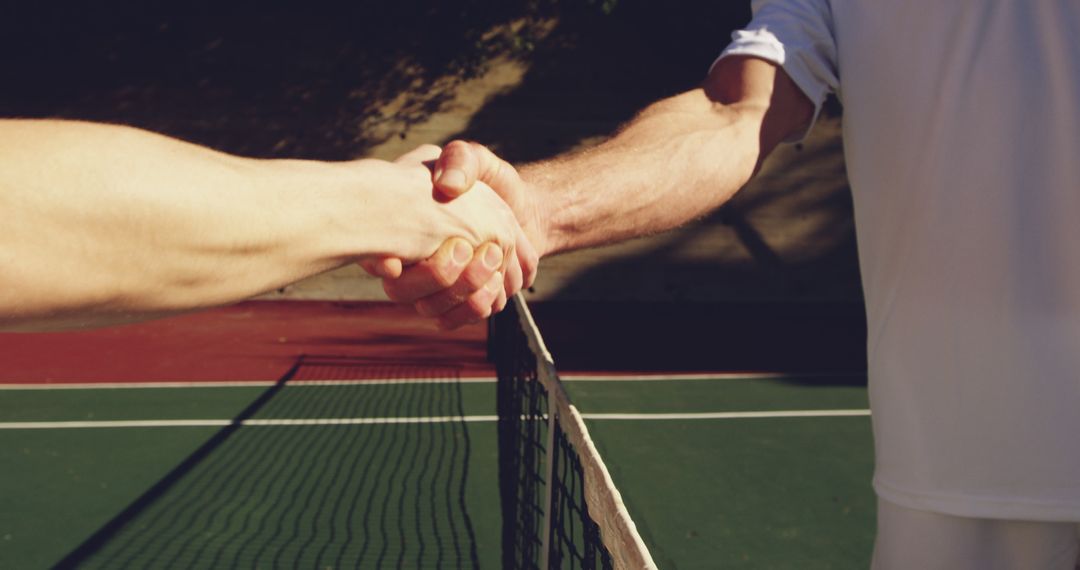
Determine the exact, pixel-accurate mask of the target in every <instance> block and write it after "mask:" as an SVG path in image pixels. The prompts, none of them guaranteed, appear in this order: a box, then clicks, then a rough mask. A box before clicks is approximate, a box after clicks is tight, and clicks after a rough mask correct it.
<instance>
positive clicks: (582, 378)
mask: <svg viewBox="0 0 1080 570" xmlns="http://www.w3.org/2000/svg"><path fill="white" fill-rule="evenodd" d="M865 376H866V374H865V373H861V372H836V373H827V372H826V373H822V372H807V373H803V374H800V373H789V372H715V373H713V372H698V373H693V374H559V379H560V380H562V381H563V382H657V381H667V380H676V381H679V380H796V379H801V378H863V377H865Z"/></svg>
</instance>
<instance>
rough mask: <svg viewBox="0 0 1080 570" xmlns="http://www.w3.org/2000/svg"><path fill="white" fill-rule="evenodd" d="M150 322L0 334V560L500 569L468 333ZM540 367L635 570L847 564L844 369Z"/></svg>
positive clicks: (487, 378) (338, 323)
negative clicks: (644, 551) (0, 359)
mask: <svg viewBox="0 0 1080 570" xmlns="http://www.w3.org/2000/svg"><path fill="white" fill-rule="evenodd" d="M162 323H169V324H168V325H162V324H147V325H138V326H136V327H122V328H120V329H114V330H110V331H107V332H98V333H76V334H66V335H59V336H53V337H51V338H44V337H38V338H34V337H31V336H25V335H23V336H19V337H18V338H12V337H7V336H6V337H5V342H4V343H3V351H4V353H5V362H7V363H8V366H7V369H6V370H5V371H4V372H3V381H4V382H5V383H6V384H5V389H4V390H3V391H2V392H0V428H3V429H0V454H2V456H3V457H2V459H0V461H2V464H3V465H4V466H5V468H4V470H3V474H2V475H0V477H2V479H3V483H2V488H3V489H4V492H3V495H2V498H0V500H2V501H3V503H2V505H0V567H3V568H39V567H48V566H51V565H54V564H57V563H62V564H64V565H69V566H77V567H87V568H121V567H130V568H147V567H154V568H158V567H162V568H164V567H200V568H212V567H220V568H225V567H237V566H241V567H298V568H326V567H333V568H338V567H363V568H390V567H396V568H475V567H481V568H499V567H502V566H503V560H504V559H503V558H502V552H503V546H502V535H503V532H504V530H505V529H504V528H503V521H502V518H503V512H504V511H503V509H504V506H503V505H501V503H502V502H503V501H502V500H501V497H500V480H499V449H500V444H499V439H500V435H499V429H500V428H499V426H500V422H499V421H497V419H496V418H497V416H496V400H497V398H496V394H497V384H496V382H495V378H494V372H493V370H492V368H491V367H490V365H489V364H487V362H486V361H485V354H484V352H485V346H484V345H485V343H484V332H485V331H484V330H483V328H482V327H475V328H472V329H469V330H466V331H462V332H459V333H456V334H453V335H449V336H436V335H435V334H433V333H432V332H430V331H426V332H425V329H424V328H423V327H422V324H418V323H416V321H415V319H411V318H409V317H407V316H406V313H403V312H401V311H400V310H399V309H397V308H393V307H386V306H377V307H375V308H374V309H371V308H370V307H368V306H365V305H363V304H357V305H339V304H332V303H248V304H243V305H240V306H237V307H232V308H227V309H222V310H218V311H214V312H212V313H209V314H203V315H191V316H187V317H181V318H179V319H171V320H170V321H162ZM134 339H141V340H134ZM46 341H48V342H47V343H46V344H47V345H48V347H46V348H39V349H37V350H35V349H33V347H32V346H31V345H33V344H34V343H45V342H46ZM49 347H51V348H49ZM50 351H51V352H50ZM556 361H558V355H557V354H556ZM563 380H564V383H565V386H566V390H567V392H568V393H569V395H570V397H571V398H572V399H573V401H574V403H575V404H576V406H577V408H578V409H579V410H580V411H581V413H582V416H583V417H584V420H585V424H586V425H587V426H588V430H589V431H590V432H591V434H592V438H593V440H594V441H595V443H596V446H597V448H598V449H599V451H600V454H601V456H602V457H603V458H604V461H605V463H606V465H607V469H608V470H609V471H610V474H611V477H612V479H613V480H614V482H615V484H616V485H617V487H618V488H619V490H620V492H621V496H622V499H623V500H624V501H625V503H626V505H627V507H628V510H629V514H630V516H631V517H632V518H633V520H634V522H635V523H636V526H637V529H638V531H639V532H640V535H641V537H642V538H643V540H644V543H645V544H646V545H647V547H648V549H649V551H650V552H651V556H652V558H653V559H654V560H655V562H656V564H657V566H658V567H660V568H727V567H731V568H860V567H866V565H867V561H868V559H869V554H870V546H871V541H872V536H873V531H874V523H873V508H874V502H873V494H872V491H871V489H870V486H869V478H870V473H871V469H872V456H871V439H870V425H869V416H868V412H867V403H866V389H865V379H864V378H862V377H860V376H858V375H857V374H855V375H853V374H850V373H847V374H831V375H830V374H822V373H814V374H794V373H785V374H773V373H768V372H764V373H745V372H743V373H723V374H721V373H701V374H694V373H685V372H682V373H679V374H667V375H664V374H656V373H654V372H650V373H649V374H638V375H634V374H626V373H620V374H598V373H594V372H590V371H578V370H567V371H564V372H563ZM46 381H48V382H50V383H49V384H43V383H44V382H46ZM25 384H36V385H34V386H27V385H25ZM46 386H47V387H46ZM565 567H570V566H569V565H566V566H565Z"/></svg>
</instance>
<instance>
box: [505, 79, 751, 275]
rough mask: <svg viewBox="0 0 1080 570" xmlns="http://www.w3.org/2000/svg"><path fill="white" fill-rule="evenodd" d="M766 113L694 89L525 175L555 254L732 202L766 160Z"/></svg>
mask: <svg viewBox="0 0 1080 570" xmlns="http://www.w3.org/2000/svg"><path fill="white" fill-rule="evenodd" d="M762 114H763V110H762V109H761V108H760V107H757V106H753V105H749V104H736V105H722V104H719V103H716V102H714V101H713V100H711V99H710V98H709V97H707V96H706V95H705V93H704V91H703V90H695V91H691V92H688V93H684V94H682V95H679V96H676V97H673V98H671V99H667V100H664V101H661V102H658V103H656V104H654V105H652V106H650V107H649V108H647V109H646V110H645V111H643V112H642V113H641V114H640V115H639V116H638V117H637V118H635V119H634V120H633V121H631V122H630V124H628V125H627V126H626V127H625V128H624V129H623V130H622V131H620V132H619V133H618V134H616V135H615V136H614V137H612V138H611V139H609V140H608V141H607V142H605V143H603V144H601V145H599V146H597V147H594V148H592V149H589V150H587V151H584V152H581V153H576V154H571V155H569V156H566V157H562V158H558V159H555V160H552V161H547V162H541V163H536V164H532V165H526V166H524V167H522V169H521V174H522V177H523V179H524V180H525V181H526V182H528V183H529V185H530V186H531V188H532V190H533V191H534V192H536V193H538V194H539V195H540V196H538V203H540V204H541V206H540V213H539V214H538V216H539V217H540V218H542V219H541V220H539V221H538V225H540V226H541V227H544V228H546V232H545V233H546V235H547V238H548V240H547V243H546V253H550V252H555V251H561V250H567V249H576V248H581V247H588V246H593V245H598V244H603V243H607V242H612V241H617V240H620V239H625V238H629V237H634V236H640V235H647V234H651V233H655V232H660V231H664V230H667V229H671V228H673V227H676V226H679V225H681V224H683V223H686V222H687V221H690V220H693V219H695V218H697V217H700V216H702V215H704V214H706V213H708V212H709V211H711V210H713V209H715V208H717V207H719V206H720V205H721V204H723V203H724V202H725V201H727V200H728V199H729V198H730V197H731V196H732V195H733V194H734V193H735V192H736V191H737V190H738V189H739V188H741V187H742V186H743V185H744V184H745V183H746V182H747V180H748V179H749V178H750V177H751V176H752V174H753V172H754V169H755V166H756V164H757V163H758V160H759V158H760V156H761V154H762V147H761V141H760V127H761V121H762V119H761V117H762Z"/></svg>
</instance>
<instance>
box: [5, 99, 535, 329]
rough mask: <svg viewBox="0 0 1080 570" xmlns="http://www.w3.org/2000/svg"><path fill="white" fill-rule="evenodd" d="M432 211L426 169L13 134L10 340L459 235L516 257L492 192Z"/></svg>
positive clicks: (93, 135)
mask: <svg viewBox="0 0 1080 570" xmlns="http://www.w3.org/2000/svg"><path fill="white" fill-rule="evenodd" d="M469 194H470V196H466V197H464V198H469V197H471V195H472V194H473V192H470V193H469ZM432 196H433V189H432V185H431V174H430V171H429V170H428V169H427V168H426V167H424V166H422V165H421V164H420V163H419V162H416V163H413V164H393V163H387V162H382V161H375V160H359V161H354V162H345V163H319V162H311V161H298V160H256V159H248V158H241V157H237V156H231V155H227V154H223V153H219V152H215V151H212V150H209V149H206V148H203V147H199V146H196V145H193V144H188V143H184V142H181V141H178V140H175V139H171V138H168V137H164V136H161V135H156V134H152V133H148V132H146V131H141V130H138V129H133V128H128V127H120V126H110V125H100V124H92V123H80V122H67V121H23V120H3V121H0V211H2V212H3V213H4V220H5V221H4V224H3V226H4V231H2V232H0V328H3V329H7V330H42V329H56V328H71V327H83V326H97V325H104V324H111V323H119V322H128V321H134V320H141V319H146V318H152V317H155V316H161V315H166V314H170V313H174V312H179V311H187V310H191V309H196V308H201V307H207V306H211V305H217V304H222V303H227V302H232V301H237V300H240V299H244V298H246V297H249V296H252V295H255V294H258V293H262V292H265V291H269V290H272V289H275V288H278V287H281V286H284V285H286V284H288V283H291V282H293V281H296V280H298V279H302V278H304V277H307V276H310V275H314V274H316V273H319V272H322V271H326V270H329V269H333V268H335V267H338V266H341V265H343V264H346V263H349V262H352V261H356V260H357V259H359V258H361V257H362V256H368V255H391V256H395V257H399V258H402V259H405V260H419V259H423V258H425V257H427V256H429V255H431V254H432V253H434V252H435V251H436V250H437V248H438V247H439V244H441V243H442V242H443V241H445V240H446V239H447V238H450V237H453V236H458V237H460V238H463V239H464V240H465V242H466V243H468V244H469V245H471V246H477V245H480V244H481V243H484V242H485V241H488V240H494V241H495V242H496V243H497V244H499V251H500V253H502V252H504V251H505V253H510V250H511V247H512V244H513V236H514V232H515V230H516V223H515V222H514V221H513V216H512V214H511V213H510V211H509V209H507V208H506V207H505V205H503V203H502V201H501V200H499V199H498V197H496V196H495V195H494V193H492V192H491V191H490V189H486V188H482V189H480V192H478V193H477V199H476V200H468V201H467V203H466V202H462V203H461V204H459V203H458V202H459V201H458V200H455V201H453V202H451V203H439V202H437V201H436V200H434V199H433V198H432ZM499 270H500V267H495V268H494V271H499ZM485 271H486V272H487V275H489V276H490V274H491V273H492V272H493V270H490V269H487V268H485ZM482 285H483V282H481V283H480V284H479V285H477V288H480V287H481V286H482Z"/></svg>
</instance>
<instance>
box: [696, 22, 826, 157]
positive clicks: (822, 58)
mask: <svg viewBox="0 0 1080 570" xmlns="http://www.w3.org/2000/svg"><path fill="white" fill-rule="evenodd" d="M753 12H754V17H753V19H752V20H751V21H750V23H749V24H748V25H747V26H746V28H745V29H742V30H738V31H736V32H734V33H733V34H732V42H731V44H729V45H728V47H727V48H726V49H724V51H723V52H722V53H721V54H720V57H719V58H717V61H719V60H720V59H722V58H725V57H729V56H734V55H739V56H752V57H757V58H760V59H764V60H766V61H770V62H772V63H775V64H776V65H778V66H780V67H782V68H783V69H784V71H785V72H786V73H787V74H788V76H790V77H791V79H792V81H794V82H795V84H796V85H798V86H799V89H801V90H802V92H803V93H805V94H806V96H807V97H808V98H809V99H810V101H811V102H813V104H814V107H815V111H814V119H815V120H816V119H817V115H818V113H819V112H820V110H821V105H822V103H824V102H825V98H826V97H827V96H828V95H829V94H830V93H836V94H839V90H840V78H839V73H838V71H837V58H836V37H835V34H834V28H833V20H832V11H831V9H830V7H829V2H828V0H754V2H753ZM812 125H813V121H812V122H811V123H810V125H808V126H807V130H809V128H810V126H812ZM804 135H805V132H803V133H799V134H798V135H797V136H796V137H795V138H796V139H800V138H802V137H803V136H804Z"/></svg>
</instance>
